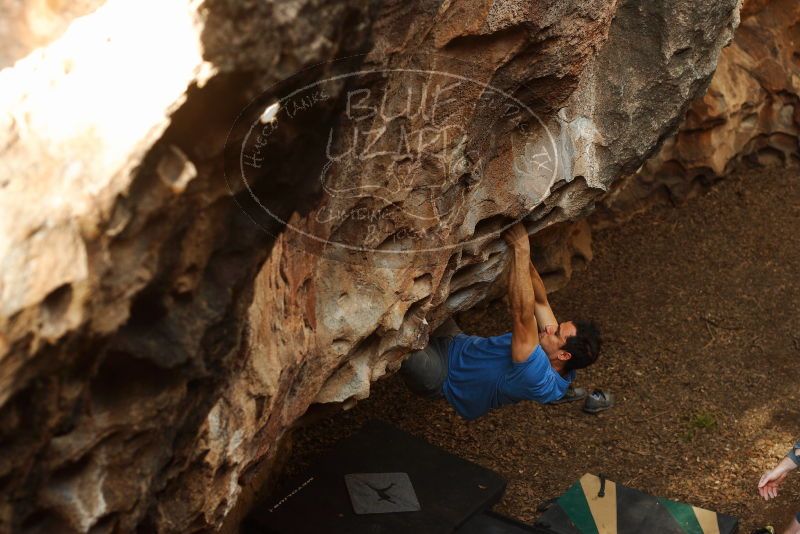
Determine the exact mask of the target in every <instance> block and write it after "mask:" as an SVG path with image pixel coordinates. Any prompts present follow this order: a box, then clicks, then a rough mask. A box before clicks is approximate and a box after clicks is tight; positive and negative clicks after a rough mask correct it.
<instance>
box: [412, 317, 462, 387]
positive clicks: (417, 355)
mask: <svg viewBox="0 0 800 534" xmlns="http://www.w3.org/2000/svg"><path fill="white" fill-rule="evenodd" d="M460 333H461V329H460V328H459V327H458V325H457V324H456V322H455V321H454V320H453V319H448V320H447V321H446V322H445V323H444V324H443V325H442V326H440V327H439V328H437V329H436V330H435V331H434V332H433V333H431V336H430V339H429V340H428V345H427V346H426V347H425V348H424V349H422V350H418V351H416V352H412V353H411V354H410V355H409V356H408V357H407V358H406V359H405V361H404V362H403V365H402V366H400V376H402V377H403V380H404V381H405V383H406V386H408V389H410V390H411V391H413V392H414V393H416V394H418V395H423V396H426V397H442V396H443V393H442V384H444V381H445V379H446V378H447V363H448V360H447V354H448V351H449V349H450V342H451V341H453V338H454V337H455V336H456V335H458V334H460Z"/></svg>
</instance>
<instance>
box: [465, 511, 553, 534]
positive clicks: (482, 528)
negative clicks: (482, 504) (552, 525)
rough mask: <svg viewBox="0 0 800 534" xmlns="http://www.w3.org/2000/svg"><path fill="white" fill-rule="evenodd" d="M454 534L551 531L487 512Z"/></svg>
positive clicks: (511, 533)
mask: <svg viewBox="0 0 800 534" xmlns="http://www.w3.org/2000/svg"><path fill="white" fill-rule="evenodd" d="M456 534H552V531H550V530H547V529H543V528H539V527H536V526H532V525H527V524H525V523H523V522H521V521H517V520H516V519H513V518H511V517H506V516H504V515H501V514H498V513H496V512H492V511H491V510H489V511H486V512H483V513H480V514H476V515H474V516H472V517H471V518H469V519H468V520H467V522H466V523H464V524H463V525H461V526H460V527H459V528H458V530H456Z"/></svg>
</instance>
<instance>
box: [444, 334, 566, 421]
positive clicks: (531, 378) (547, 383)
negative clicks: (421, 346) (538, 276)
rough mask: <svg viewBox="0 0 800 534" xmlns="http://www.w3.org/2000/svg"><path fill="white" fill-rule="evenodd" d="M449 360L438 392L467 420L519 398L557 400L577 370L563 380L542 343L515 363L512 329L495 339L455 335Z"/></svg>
mask: <svg viewBox="0 0 800 534" xmlns="http://www.w3.org/2000/svg"><path fill="white" fill-rule="evenodd" d="M448 362H449V363H448V372H447V378H446V379H445V381H444V384H442V393H444V396H445V398H446V399H447V401H448V402H449V403H450V404H451V405H453V407H454V408H455V409H456V412H458V414H459V415H460V416H461V417H463V418H465V419H475V418H477V417H480V416H481V415H483V414H485V413H486V412H488V411H489V410H493V409H494V408H497V407H498V406H503V405H505V404H512V403H515V402H519V401H521V400H534V401H537V402H541V403H546V402H551V401H554V400H558V399H560V398H561V397H563V396H564V393H565V392H566V390H567V387H569V384H570V382H572V380H573V379H574V378H575V371H570V373H569V374H568V375H567V377H566V378H564V377H562V376H561V375H560V374H558V372H557V371H556V370H555V369H553V367H552V366H551V365H550V361H549V360H548V358H547V354H546V353H545V352H544V349H542V347H541V345H536V348H535V349H534V350H533V352H532V353H531V355H530V356H528V359H527V360H525V361H524V362H519V363H515V362H514V361H513V360H512V359H511V332H509V333H507V334H503V335H502V336H494V337H479V336H468V335H465V334H459V335H457V336H455V337H454V338H453V341H452V343H450V349H449V351H448Z"/></svg>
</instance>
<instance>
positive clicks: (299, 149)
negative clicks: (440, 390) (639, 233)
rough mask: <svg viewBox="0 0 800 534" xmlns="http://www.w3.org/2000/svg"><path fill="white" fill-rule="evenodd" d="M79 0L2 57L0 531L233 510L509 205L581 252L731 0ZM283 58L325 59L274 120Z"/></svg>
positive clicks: (363, 380) (98, 525) (177, 526)
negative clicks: (600, 206)
mask: <svg viewBox="0 0 800 534" xmlns="http://www.w3.org/2000/svg"><path fill="white" fill-rule="evenodd" d="M48 5H50V6H51V7H52V6H53V5H56V4H53V3H48ZM82 5H83V4H82ZM86 5H87V6H90V7H89V8H87V9H86V10H85V11H84V12H81V14H83V13H86V14H85V16H76V18H74V19H73V20H72V21H71V22H70V23H69V24H68V26H66V29H64V30H63V33H60V32H61V30H60V29H56V30H53V31H52V32H45V34H46V38H44V41H43V42H42V43H41V44H39V43H38V42H37V43H36V45H35V46H43V47H42V48H38V49H35V50H32V51H28V50H23V51H21V52H20V51H17V52H14V53H15V54H17V55H20V54H27V55H25V56H24V57H22V56H20V58H17V59H16V63H14V64H13V67H9V68H6V69H4V70H2V71H0V101H2V105H0V109H1V110H3V111H0V153H2V160H1V161H2V163H1V164H0V165H1V166H0V169H2V170H1V171H0V208H1V209H0V213H2V217H1V218H0V225H2V228H1V229H0V235H2V236H3V239H2V241H0V253H2V254H1V255H0V257H2V258H3V259H4V261H3V263H2V265H1V266H0V295H2V297H1V298H0V332H2V335H1V336H0V495H2V497H0V530H3V531H8V530H10V531H47V532H51V531H55V530H57V529H69V530H73V531H78V532H88V531H93V532H106V531H109V532H110V531H115V530H119V531H131V530H134V529H136V528H139V529H141V530H142V531H159V532H186V531H193V530H216V529H220V528H222V526H223V525H224V524H227V525H231V524H232V523H233V522H235V518H236V517H237V512H236V509H239V508H241V507H242V506H244V504H246V501H247V499H248V498H249V491H250V490H249V489H248V490H247V491H243V488H250V487H251V486H252V485H253V484H254V481H257V480H259V479H260V478H261V477H263V476H264V473H265V472H269V470H270V468H271V466H272V461H273V459H274V458H275V455H276V454H277V453H278V447H277V444H278V443H279V441H280V440H281V438H282V437H283V436H284V435H285V434H286V432H287V430H288V429H290V428H291V427H292V425H293V424H295V423H296V422H297V421H298V419H299V418H300V417H301V416H302V415H303V414H304V413H305V412H306V410H307V409H308V408H309V406H310V405H311V404H313V403H342V404H343V405H344V406H348V405H351V404H352V403H353V402H356V401H357V400H358V399H363V398H365V397H366V396H368V395H369V391H370V384H371V383H372V382H373V381H374V380H377V379H378V378H380V377H381V376H383V375H384V374H385V373H388V372H392V371H394V370H396V369H397V368H398V367H399V365H400V362H401V360H402V358H403V356H404V355H405V354H406V353H407V352H408V351H410V350H412V349H414V348H417V347H420V346H422V345H423V344H424V343H425V342H426V340H427V336H428V334H429V333H430V331H431V330H432V329H433V328H435V327H436V326H437V325H438V324H440V323H441V322H442V321H443V320H444V319H445V318H446V317H448V316H450V315H452V314H453V313H456V312H459V311H462V310H465V309H467V308H469V307H471V306H473V305H475V304H476V303H478V302H480V301H481V300H483V299H484V298H486V296H487V295H490V294H492V292H497V291H499V290H500V289H501V288H502V284H503V276H502V274H503V273H504V272H505V269H506V266H507V254H506V253H505V251H506V247H505V244H504V243H503V241H502V239H501V237H500V233H501V230H502V229H503V228H504V227H506V226H507V225H508V224H509V223H511V222H513V221H515V220H524V221H525V223H526V225H527V227H528V229H529V231H530V232H531V233H532V234H536V236H537V237H536V239H538V240H540V241H541V242H542V243H543V244H544V247H543V249H542V250H541V251H540V252H538V253H537V254H540V256H538V257H537V261H539V262H540V263H541V264H542V266H545V264H548V265H549V264H550V263H552V264H553V265H552V268H551V270H553V271H554V272H556V271H558V269H562V270H563V271H564V272H566V270H565V268H564V267H559V266H558V265H557V264H558V263H559V262H562V261H563V262H567V261H569V262H573V261H574V262H582V261H585V260H586V259H587V258H588V257H589V256H590V251H589V250H588V248H587V247H586V244H585V243H586V237H585V236H583V237H581V234H580V232H578V234H574V233H573V232H571V231H566V230H564V228H566V226H565V225H566V223H567V222H568V221H574V220H579V219H581V218H583V217H584V216H585V215H587V214H588V213H589V212H590V211H591V210H592V208H593V206H594V203H595V202H596V201H597V200H598V199H599V198H601V197H602V196H603V195H604V194H605V192H606V191H608V190H609V188H610V187H611V186H612V184H613V183H614V182H615V181H616V180H618V179H620V178H621V177H623V176H625V175H628V174H630V173H633V172H634V171H635V170H636V169H638V168H639V166H641V165H642V163H643V162H644V160H645V159H646V157H647V156H648V155H649V154H650V153H651V152H652V151H654V150H655V149H656V147H657V146H658V143H659V141H660V140H661V139H662V138H664V137H665V136H667V135H668V134H670V133H671V132H672V130H673V129H674V128H675V126H676V125H677V124H678V121H679V120H680V118H681V117H682V116H683V115H684V114H685V112H686V109H687V106H688V105H689V103H690V102H691V101H692V99H693V98H695V97H697V96H698V95H700V94H702V93H703V91H704V90H705V88H706V86H707V84H708V82H709V80H710V78H711V75H712V73H713V71H714V67H715V65H716V62H717V58H718V56H719V54H720V51H721V49H722V48H723V47H724V46H725V45H726V44H727V43H728V41H729V40H730V39H731V36H732V33H733V30H734V28H735V27H736V25H737V24H738V5H737V2H736V1H735V0H705V1H701V2H697V1H696V0H695V1H692V2H689V1H687V0H667V1H664V2H659V3H658V6H655V5H653V2H649V1H648V0H624V1H619V2H617V1H612V0H590V1H581V2H579V1H577V0H575V1H572V0H571V1H563V0H537V1H534V2H531V1H530V0H524V1H522V0H519V1H516V0H515V1H510V2H504V3H499V2H490V1H487V0H450V1H445V2H442V3H440V4H431V3H429V2H400V1H386V2H382V3H369V4H368V3H365V2H360V1H356V0H352V1H346V2H333V1H332V0H331V1H328V0H292V1H275V2H263V1H255V0H253V1H244V2H242V1H239V0H237V1H233V0H206V1H205V2H200V1H195V0H191V1H190V0H171V1H164V0H137V1H136V2H134V1H132V0H109V1H107V2H106V3H104V4H103V5H100V6H99V7H97V6H95V5H94V4H88V3H87V4H86ZM95 7H96V9H94V8H95ZM63 10H64V13H63V17H64V18H63V20H65V21H67V20H70V19H71V18H72V17H73V16H75V14H70V13H67V8H66V7H64V8H63ZM64 24H67V23H66V22H65V23H64ZM20 27H21V26H20ZM14 28H15V26H12V29H11V30H4V31H6V32H8V31H10V32H11V34H12V35H13V32H14V31H20V32H21V31H22V30H21V29H20V30H15V29H14ZM8 35H9V34H8V33H5V34H3V39H4V40H5V39H7V36H8ZM343 57H348V58H350V59H349V60H348V61H349V63H345V65H346V67H347V68H348V69H350V70H349V71H348V72H349V73H350V74H352V73H353V72H354V71H356V69H357V72H360V73H361V74H360V75H359V76H358V77H351V78H346V77H342V72H341V71H340V70H339V67H340V66H341V65H342V63H341V62H333V63H329V62H328V61H329V60H332V59H335V58H343ZM4 61H6V63H8V64H10V62H11V61H13V59H5V60H4ZM312 67H313V68H312ZM297 73H299V74H297ZM296 74H297V75H296ZM287 78H290V79H291V80H294V82H296V85H295V86H293V87H298V86H301V85H303V84H304V83H305V84H306V86H308V85H313V84H314V83H318V82H319V80H320V79H323V78H324V79H325V80H327V82H326V85H324V86H320V87H321V88H322V89H324V90H322V89H321V90H320V91H317V92H316V93H313V92H312V93H309V94H306V95H305V97H304V98H295V99H290V98H288V97H287V99H285V100H281V101H280V106H279V108H280V109H279V111H278V112H277V113H278V114H277V115H276V117H277V120H276V121H273V120H272V119H275V117H273V116H271V115H270V114H269V113H267V112H266V111H267V110H268V109H270V108H269V106H271V105H272V104H273V103H275V99H276V98H277V97H279V96H285V95H286V93H281V91H282V90H283V89H284V86H283V85H281V83H282V80H286V79H287ZM343 80H347V81H343ZM276 84H277V85H276ZM354 87H356V89H354ZM354 90H360V91H361V92H357V93H354ZM364 91H366V92H364ZM448 91H449V93H447V92H448ZM423 95H424V96H425V99H424V100H420V98H421V97H422V96H423ZM436 96H438V97H440V98H439V99H438V100H437V99H436ZM409 99H412V100H413V99H417V100H416V102H418V103H419V102H423V103H424V104H423V103H419V104H418V105H417V107H415V108H414V109H409V108H407V107H406V104H407V102H408V101H409ZM253 102H255V104H257V105H256V106H255V107H254V106H252V105H251V106H250V107H248V104H249V103H253ZM510 103H511V104H510ZM348 104H349V107H348ZM259 106H261V107H259ZM292 106H294V107H292ZM272 109H273V110H274V109H276V108H272ZM378 109H380V110H381V112H380V113H378V112H377V110H378ZM242 110H246V112H245V113H244V114H243V115H240V112H241V111H242ZM372 111H376V112H375V113H372ZM249 113H251V114H252V115H249ZM237 117H239V119H241V118H242V117H244V118H247V119H252V120H253V121H254V122H253V124H258V128H259V132H261V133H260V134H259V133H258V132H257V133H256V135H255V136H248V133H247V132H248V130H247V129H245V130H243V131H241V130H237V128H236V126H235V125H237V124H240V123H239V122H237ZM268 125H273V126H268ZM232 127H233V128H232ZM273 132H274V136H272V137H269V135H268V134H270V133H273ZM354 133H355V135H354ZM366 133H369V134H370V135H374V137H367V136H366V135H365V134H366ZM229 134H230V135H229ZM258 135H261V138H259V137H258ZM414 135H416V136H418V137H416V138H414V137H413V136H414ZM428 135H430V137H425V136H428ZM359 136H360V137H359ZM410 136H411V137H410ZM267 137H269V139H267ZM379 138H380V139H379ZM259 139H260V140H259ZM265 139H266V140H265ZM365 139H366V140H367V141H368V142H369V143H371V144H370V146H371V147H372V148H376V149H377V150H373V151H371V152H370V156H369V157H367V156H366V155H365V153H364V152H361V153H360V156H364V157H361V158H360V159H353V158H352V157H351V158H349V159H348V158H347V157H345V156H346V155H347V154H351V153H355V152H353V149H354V148H355V147H354V146H353V145H352V144H348V143H362V142H364V140H365ZM410 139H411V140H410ZM352 140H354V141H352ZM226 141H227V145H226ZM254 142H255V143H262V142H263V144H259V145H258V147H257V148H258V150H259V151H255V152H254V151H252V150H253V149H254V147H253V144H252V143H254ZM237 143H240V144H241V146H240V147H239V149H237V150H238V152H237V151H234V152H233V157H231V152H229V150H226V146H227V148H228V149H230V148H231V147H232V146H234V147H235V146H236V145H237ZM248 143H251V144H250V145H248ZM415 143H416V144H415ZM373 145H374V146H373ZM359 146H361V147H362V148H363V145H359ZM265 147H266V148H265ZM244 157H247V158H250V159H248V160H246V161H245V160H244V159H243V158H244ZM237 158H242V159H237ZM259 158H261V159H259ZM325 158H327V161H325ZM231 162H233V163H234V164H235V163H237V162H239V163H241V166H240V167H239V168H240V169H243V168H245V163H247V162H249V163H251V164H252V165H250V166H249V167H248V169H249V171H251V172H252V174H251V175H248V176H247V180H239V179H236V177H233V178H234V179H232V175H231V173H230V169H231V168H232V167H231V166H230V165H231ZM262 162H263V164H262ZM320 162H323V163H325V165H323V166H322V167H321V168H320V167H318V166H317V165H318V164H319V163H320ZM443 163H446V165H443ZM234 167H235V165H234ZM265 205H268V206H269V207H271V208H273V209H272V210H271V215H270V217H267V216H265V214H264V212H263V210H261V209H260V208H262V207H264V206H265ZM254 223H255V224H254ZM565 241H566V242H567V243H569V242H572V243H573V244H574V245H573V246H575V247H577V248H578V249H580V250H582V251H583V252H581V253H580V254H573V253H572V252H564V250H572V249H571V248H569V247H568V248H567V249H565V248H564V247H565V244H564V243H565ZM545 270H546V269H545ZM553 280H555V281H557V280H556V279H555V278H554V279H553ZM243 503H244V504H243Z"/></svg>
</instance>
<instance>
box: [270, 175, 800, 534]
mask: <svg viewBox="0 0 800 534" xmlns="http://www.w3.org/2000/svg"><path fill="white" fill-rule="evenodd" d="M593 248H594V252H595V259H594V260H593V261H592V262H591V263H590V264H589V266H588V269H587V270H585V271H583V272H579V273H577V274H576V275H575V276H574V278H573V280H572V281H571V282H570V284H569V285H568V287H567V288H565V289H563V290H561V291H559V292H557V293H555V294H553V295H552V296H551V304H552V306H553V309H554V311H555V313H556V315H557V317H558V318H559V320H562V321H563V320H567V319H571V318H591V319H594V320H595V321H596V322H598V324H599V325H600V326H601V328H602V330H603V334H604V346H603V352H602V355H601V358H600V360H599V362H598V364H597V365H595V366H594V367H593V368H591V369H588V370H585V371H581V372H579V373H578V379H577V382H576V384H577V385H579V386H584V387H587V388H594V387H599V388H604V389H607V390H609V391H611V392H612V393H613V394H614V395H615V396H616V400H617V405H616V406H615V407H614V408H613V409H612V410H610V411H608V412H605V413H601V414H598V415H594V416H593V415H588V414H584V413H583V412H582V411H581V410H580V403H571V404H564V405H559V406H542V405H538V404H536V403H533V402H523V403H519V404H517V405H514V406H507V407H504V408H501V409H499V410H496V411H494V412H491V413H490V414H489V415H487V416H485V417H483V418H481V419H479V420H477V421H474V422H466V421H463V420H462V419H460V418H459V417H458V416H457V415H456V414H455V412H454V411H453V409H452V408H450V406H449V405H448V404H447V403H446V402H445V401H444V400H426V399H420V398H417V397H414V396H413V395H411V394H410V393H409V392H407V391H406V389H405V388H404V386H403V383H402V381H401V380H400V379H399V377H397V376H392V377H389V378H387V379H385V380H381V381H379V382H378V383H377V384H375V387H374V390H373V395H372V396H371V397H370V398H369V399H367V400H365V401H362V402H361V403H359V404H358V405H357V406H356V407H355V408H354V409H352V410H350V411H348V412H345V413H339V414H337V415H335V416H332V417H327V418H323V419H321V420H319V421H318V422H316V423H315V424H314V425H312V426H309V427H306V428H303V429H301V430H298V431H297V433H296V435H295V438H294V445H293V449H292V453H291V456H290V458H289V461H288V463H287V464H286V468H285V476H291V475H292V474H295V473H297V472H298V471H300V470H301V469H303V468H304V467H305V466H307V465H308V463H309V461H310V460H311V459H313V458H314V457H315V456H316V455H317V454H319V453H320V452H321V451H323V450H325V449H327V448H329V447H330V446H331V445H332V444H333V443H334V442H335V441H336V440H338V439H339V438H341V437H344V436H346V435H348V434H350V433H351V432H353V431H354V430H355V429H357V428H358V427H359V426H360V425H361V424H362V423H363V422H364V421H365V420H367V419H370V418H378V419H383V420H386V421H389V422H391V423H392V424H394V425H396V426H398V427H399V428H402V429H404V430H406V431H408V432H410V433H412V434H415V435H418V436H420V437H423V438H425V439H427V440H428V441H430V442H431V443H433V444H435V445H438V446H440V447H443V448H444V449H447V450H449V451H451V452H453V453H455V454H457V455H460V456H462V457H464V458H467V459H469V460H472V461H474V462H477V463H479V464H481V465H484V466H486V467H489V468H491V469H494V470H496V471H498V472H500V473H501V474H502V475H503V476H505V477H506V478H507V479H508V481H509V484H508V489H507V491H506V493H505V496H504V498H503V500H502V501H501V502H500V504H499V505H498V506H497V507H496V509H497V510H498V511H500V512H502V513H505V514H508V515H511V516H514V517H517V518H519V519H522V520H524V521H532V520H533V519H534V518H535V517H536V516H537V515H538V514H537V512H536V507H537V505H539V504H540V503H541V502H543V501H545V500H547V499H549V498H552V497H554V496H557V495H559V494H560V493H561V492H563V491H564V490H565V489H566V488H567V487H568V486H569V485H571V484H572V483H573V482H574V481H575V480H577V479H578V478H579V477H580V476H581V475H582V474H583V473H585V472H592V473H598V472H602V473H604V474H605V475H606V476H607V477H608V478H609V479H611V480H614V481H616V482H619V483H623V484H626V485H629V486H632V487H635V488H638V489H641V490H644V491H646V492H649V493H652V494H655V495H659V496H664V497H668V498H671V499H677V500H681V501H685V502H688V503H691V504H694V505H697V506H702V507H707V508H711V509H713V510H716V511H718V512H724V513H728V514H732V515H734V516H737V517H739V518H740V519H741V527H742V528H741V530H740V532H744V533H747V532H749V531H750V530H751V529H752V528H755V526H757V525H758V526H760V525H763V524H764V523H766V522H769V523H772V524H775V525H776V526H779V527H781V528H782V527H783V526H784V525H785V524H786V522H787V521H788V520H789V519H790V518H791V515H792V514H793V513H794V512H795V511H797V510H800V471H798V472H796V474H794V476H790V478H789V479H788V480H787V481H786V482H785V484H784V486H785V488H784V490H783V491H782V493H781V495H780V496H779V497H778V499H776V500H773V501H770V502H769V503H765V502H764V501H762V500H760V499H759V498H758V495H757V493H756V484H757V482H758V479H759V477H760V475H761V474H762V473H763V472H764V471H765V470H767V469H769V468H771V467H772V466H773V465H774V464H775V463H776V462H777V461H778V460H779V459H780V458H781V457H782V456H783V454H785V452H786V450H788V449H789V447H790V446H791V444H792V443H793V440H795V439H796V438H798V437H800V406H799V405H798V396H799V395H800V390H798V385H800V365H798V363H799V362H800V281H798V274H800V180H798V173H797V171H795V170H786V169H773V170H760V171H746V172H742V173H739V174H737V175H735V176H733V177H731V178H729V179H726V180H724V181H722V182H720V183H719V184H717V185H716V186H715V187H714V188H712V189H711V190H710V191H709V192H708V193H706V194H704V195H701V196H699V197H696V198H694V199H692V200H690V201H688V202H687V203H685V204H684V205H681V206H679V207H670V206H663V207H656V208H654V209H653V210H651V211H649V212H648V213H646V214H644V215H640V216H638V217H636V218H635V219H633V220H632V221H630V222H628V223H626V224H625V225H623V226H619V227H616V228H611V229H608V230H605V231H602V232H599V233H596V234H595V236H594V244H593ZM509 325H510V320H509V318H508V314H507V311H506V308H505V305H504V304H502V303H497V304H495V305H492V306H491V307H489V308H488V309H486V310H481V311H479V312H471V313H469V314H467V316H466V317H465V318H462V321H461V327H462V328H463V329H464V330H465V331H466V332H468V333H473V334H478V335H485V336H486V335H495V334H499V333H502V332H505V331H507V330H508V329H509ZM284 480H285V478H284ZM279 487H280V485H279Z"/></svg>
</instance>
